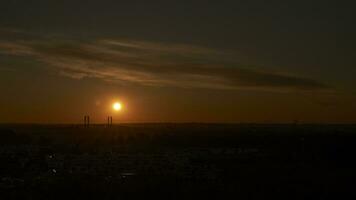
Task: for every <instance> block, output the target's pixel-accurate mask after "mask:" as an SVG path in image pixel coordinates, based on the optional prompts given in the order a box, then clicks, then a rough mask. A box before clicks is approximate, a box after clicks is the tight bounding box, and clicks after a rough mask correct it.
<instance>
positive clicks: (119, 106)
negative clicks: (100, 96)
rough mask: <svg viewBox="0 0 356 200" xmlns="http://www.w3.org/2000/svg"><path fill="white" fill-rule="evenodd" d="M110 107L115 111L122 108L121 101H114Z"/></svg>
mask: <svg viewBox="0 0 356 200" xmlns="http://www.w3.org/2000/svg"><path fill="white" fill-rule="evenodd" d="M112 108H113V109H114V110H115V111H120V110H121V109H122V105H121V103H119V102H115V103H114V104H113V105H112Z"/></svg>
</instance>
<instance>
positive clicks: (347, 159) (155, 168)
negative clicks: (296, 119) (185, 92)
mask: <svg viewBox="0 0 356 200" xmlns="http://www.w3.org/2000/svg"><path fill="white" fill-rule="evenodd" d="M355 154H356V126H351V125H247V124H246V125H243V124H241V125H232V124H122V125H116V126H113V127H110V128H107V127H105V126H99V125H97V126H93V127H90V128H84V127H81V126H75V125H73V126H69V125H66V126H64V125H63V126H60V125H56V126H55V125H53V126H45V125H1V126H0V195H1V196H0V199H65V198H71V199H72V198H76V199H132V198H142V199H143V198H145V199H146V198H149V197H151V198H152V197H153V198H155V199H187V198H189V199H192V198H195V199H228V197H235V198H234V199H267V198H273V199H356V159H355Z"/></svg>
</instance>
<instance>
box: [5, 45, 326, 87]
mask: <svg viewBox="0 0 356 200" xmlns="http://www.w3.org/2000/svg"><path fill="white" fill-rule="evenodd" d="M0 54H5V55H13V56H21V57H24V58H26V59H34V60H37V61H39V62H42V63H44V64H46V66H48V67H51V69H54V70H56V71H57V72H58V73H59V74H60V75H63V76H66V77H70V78H74V79H83V78H97V79H101V80H104V81H108V82H113V83H118V84H137V85H143V86H156V87H183V88H208V89H264V90H291V89H293V90H325V89H328V86H326V85H324V84H322V83H320V82H318V81H315V80H311V79H308V78H303V77H297V76H292V75H287V74H283V73H276V72H268V71H259V70H255V69H248V68H246V67H243V66H241V65H239V64H237V62H231V59H225V58H226V57H227V55H226V54H225V53H223V52H219V51H217V50H214V49H210V48H204V47H200V46H193V45H185V44H165V43H158V42H147V41H135V40H123V39H95V40H91V41H79V40H61V39H53V38H52V39H51V38H36V39H33V40H21V39H13V40H8V41H6V40H2V41H0ZM230 56H231V55H230ZM234 59H235V58H234Z"/></svg>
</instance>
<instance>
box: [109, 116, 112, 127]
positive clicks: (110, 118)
mask: <svg viewBox="0 0 356 200" xmlns="http://www.w3.org/2000/svg"><path fill="white" fill-rule="evenodd" d="M110 126H112V116H108V127H110Z"/></svg>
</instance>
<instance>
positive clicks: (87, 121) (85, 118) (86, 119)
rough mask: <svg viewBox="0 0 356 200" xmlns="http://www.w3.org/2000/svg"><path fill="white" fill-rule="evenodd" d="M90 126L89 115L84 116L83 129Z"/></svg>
mask: <svg viewBox="0 0 356 200" xmlns="http://www.w3.org/2000/svg"><path fill="white" fill-rule="evenodd" d="M89 124H90V117H89V115H85V116H84V127H89Z"/></svg>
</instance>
